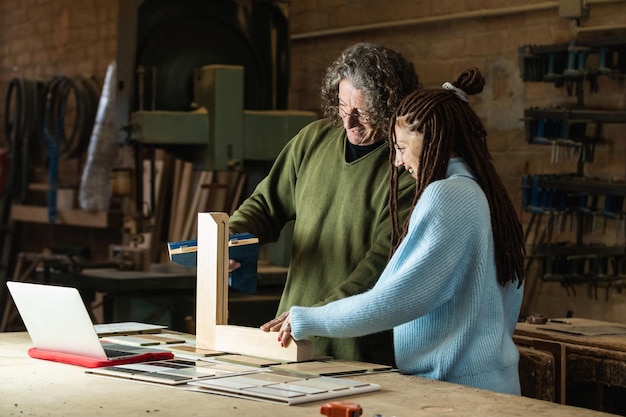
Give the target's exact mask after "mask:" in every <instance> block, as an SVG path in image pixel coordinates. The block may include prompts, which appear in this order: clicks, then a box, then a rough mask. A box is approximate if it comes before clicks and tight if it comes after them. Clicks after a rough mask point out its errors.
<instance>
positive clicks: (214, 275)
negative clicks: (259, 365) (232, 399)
mask: <svg viewBox="0 0 626 417" xmlns="http://www.w3.org/2000/svg"><path fill="white" fill-rule="evenodd" d="M228 233H229V229H228V214H226V213H198V252H197V259H198V261H197V262H198V265H197V286H196V291H197V293H196V347H198V348H201V349H209V350H217V351H220V352H228V353H237V354H242V355H249V356H257V357H261V358H268V359H277V360H284V361H289V362H303V361H308V360H311V359H313V357H314V352H313V344H312V343H311V342H310V341H308V340H303V341H297V342H294V341H292V342H291V343H289V344H288V345H287V346H286V347H281V346H280V344H279V343H278V340H277V334H276V333H273V332H264V331H263V330H261V329H257V328H253V327H245V326H233V325H229V324H228Z"/></svg>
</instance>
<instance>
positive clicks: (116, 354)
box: [104, 348, 133, 358]
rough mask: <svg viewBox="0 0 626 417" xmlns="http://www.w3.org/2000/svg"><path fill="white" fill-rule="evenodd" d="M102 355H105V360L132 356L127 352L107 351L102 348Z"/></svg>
mask: <svg viewBox="0 0 626 417" xmlns="http://www.w3.org/2000/svg"><path fill="white" fill-rule="evenodd" d="M104 353H106V355H107V358H117V357H120V356H129V355H132V354H133V353H131V352H129V351H127V350H117V349H109V348H104Z"/></svg>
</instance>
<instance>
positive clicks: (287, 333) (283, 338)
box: [261, 311, 291, 347]
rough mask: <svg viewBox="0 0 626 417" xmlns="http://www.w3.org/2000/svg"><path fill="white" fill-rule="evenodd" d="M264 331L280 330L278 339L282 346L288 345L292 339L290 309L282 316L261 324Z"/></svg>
mask: <svg viewBox="0 0 626 417" xmlns="http://www.w3.org/2000/svg"><path fill="white" fill-rule="evenodd" d="M261 330H263V331H264V332H278V341H279V342H280V345H281V346H282V347H287V345H288V344H289V342H290V341H291V318H290V317H289V311H285V312H284V313H283V314H281V315H280V316H278V317H276V318H275V319H273V320H270V321H268V322H267V323H265V324H264V325H262V326H261Z"/></svg>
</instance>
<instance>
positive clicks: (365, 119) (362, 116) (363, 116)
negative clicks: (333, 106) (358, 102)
mask: <svg viewBox="0 0 626 417" xmlns="http://www.w3.org/2000/svg"><path fill="white" fill-rule="evenodd" d="M337 111H338V113H339V117H341V118H342V119H345V118H346V117H356V118H357V119H358V120H359V123H369V121H370V114H369V113H368V112H366V111H362V110H359V109H353V110H352V112H351V113H348V112H347V111H346V110H345V109H343V108H342V107H341V106H337Z"/></svg>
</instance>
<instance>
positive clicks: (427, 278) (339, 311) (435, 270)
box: [290, 178, 488, 340]
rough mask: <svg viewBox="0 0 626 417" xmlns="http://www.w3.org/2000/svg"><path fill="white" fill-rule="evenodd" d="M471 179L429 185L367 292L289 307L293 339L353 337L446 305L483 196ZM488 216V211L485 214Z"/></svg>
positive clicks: (478, 218) (472, 235)
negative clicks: (393, 252)
mask: <svg viewBox="0 0 626 417" xmlns="http://www.w3.org/2000/svg"><path fill="white" fill-rule="evenodd" d="M467 181H470V182H473V181H472V180H471V179H468V178H464V179H453V180H443V181H438V182H435V183H433V184H431V185H430V186H429V187H428V188H427V189H426V190H425V191H424V193H423V195H422V196H421V198H420V200H419V202H418V204H417V205H416V206H415V209H414V210H413V213H412V215H411V222H410V225H409V230H408V233H407V236H406V237H405V239H404V240H403V241H402V244H401V245H400V247H399V248H398V250H397V251H396V253H395V254H394V256H393V257H392V259H391V260H390V262H389V264H388V265H387V267H386V268H385V270H384V272H383V273H382V275H381V277H380V279H379V280H378V282H377V284H376V285H375V286H374V287H373V288H372V289H371V290H369V291H367V292H365V293H362V294H359V295H355V296H352V297H348V298H344V299H342V300H338V301H335V302H332V303H330V304H327V305H325V306H321V307H312V308H305V307H292V308H291V310H290V311H291V326H292V334H293V337H294V338H295V339H296V340H301V339H306V338H308V337H311V336H325V337H358V336H363V335H366V334H371V333H376V332H379V331H383V330H389V329H392V328H393V327H395V326H398V325H400V324H403V323H406V322H408V321H411V320H414V319H416V318H418V317H421V316H423V315H425V314H427V313H428V312H430V311H432V310H433V309H435V308H436V307H438V306H439V305H441V304H443V303H445V302H446V301H448V300H449V299H450V298H451V297H452V295H453V294H454V291H455V288H456V287H457V286H458V285H459V282H460V280H461V279H462V277H463V271H464V270H465V265H466V264H467V263H469V262H471V261H472V260H471V259H470V256H469V255H468V251H469V250H470V248H471V246H472V245H471V242H472V241H473V240H475V238H476V234H477V231H476V230H475V229H476V228H477V227H480V226H479V225H480V224H483V222H484V218H481V216H483V217H484V213H481V210H484V204H483V202H482V200H481V197H482V199H484V195H481V194H480V193H477V192H476V189H475V187H472V186H470V187H468V186H467V184H468V183H467ZM487 216H488V210H487Z"/></svg>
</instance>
